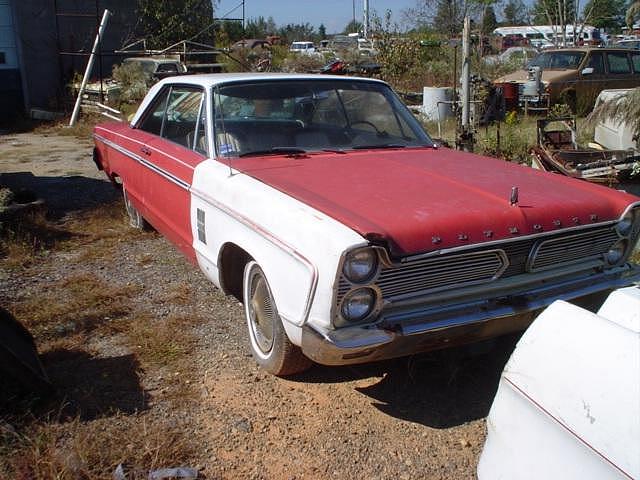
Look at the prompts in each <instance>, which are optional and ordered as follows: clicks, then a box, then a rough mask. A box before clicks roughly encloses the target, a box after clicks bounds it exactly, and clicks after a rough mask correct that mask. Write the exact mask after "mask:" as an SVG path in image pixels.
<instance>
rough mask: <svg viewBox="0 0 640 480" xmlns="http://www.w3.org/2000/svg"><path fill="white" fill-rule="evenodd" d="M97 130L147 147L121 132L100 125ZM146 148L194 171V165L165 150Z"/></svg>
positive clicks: (149, 146)
mask: <svg viewBox="0 0 640 480" xmlns="http://www.w3.org/2000/svg"><path fill="white" fill-rule="evenodd" d="M96 129H100V130H104V131H105V132H109V133H110V134H111V135H116V136H118V137H120V138H124V139H125V140H129V141H130V142H133V143H137V144H138V145H145V143H144V142H141V141H140V140H136V139H135V138H131V137H127V136H126V135H123V134H121V133H119V132H114V131H113V130H108V129H106V128H104V127H101V126H99V125H98V126H96ZM95 136H96V134H95V133H94V137H95ZM158 138H160V137H158ZM165 140H166V139H165ZM167 141H168V142H171V140H167ZM172 143H175V142H172ZM175 145H181V144H179V143H175ZM146 146H147V147H148V148H150V149H151V150H154V151H156V152H158V153H161V154H162V155H165V156H166V157H168V158H170V159H171V160H173V161H175V162H177V163H179V164H181V165H182V166H184V167H187V168H189V169H191V170H193V169H194V167H193V165H190V164H188V163H185V162H183V161H182V160H180V159H179V158H177V157H174V156H173V155H171V154H170V153H167V152H165V151H163V150H160V149H159V148H157V147H154V146H153V145H146ZM181 146H183V147H184V145H181ZM188 150H191V151H193V152H195V150H192V149H188ZM196 153H198V152H196Z"/></svg>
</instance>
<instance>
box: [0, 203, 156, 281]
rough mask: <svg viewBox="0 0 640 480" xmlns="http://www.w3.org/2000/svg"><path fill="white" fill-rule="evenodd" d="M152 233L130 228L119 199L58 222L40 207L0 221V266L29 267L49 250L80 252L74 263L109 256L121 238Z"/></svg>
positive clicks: (121, 240) (15, 268) (11, 267)
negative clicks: (11, 218) (51, 218)
mask: <svg viewBox="0 0 640 480" xmlns="http://www.w3.org/2000/svg"><path fill="white" fill-rule="evenodd" d="M141 235H148V236H151V235H154V234H153V233H150V232H140V231H138V230H135V229H132V228H131V227H130V226H129V224H128V222H127V220H126V214H125V213H124V205H123V204H122V200H120V199H119V200H117V201H114V202H111V203H108V204H105V205H101V206H100V207H97V208H94V209H91V210H87V211H84V212H80V213H75V214H74V215H73V216H71V217H68V218H66V219H64V220H63V221H61V222H53V221H51V220H49V219H47V217H46V215H45V213H44V211H43V210H39V211H35V212H29V213H27V214H24V215H21V216H20V217H18V218H16V219H15V220H11V221H6V222H3V223H0V265H2V266H3V267H4V268H6V269H8V270H10V271H13V270H18V269H25V268H28V267H30V266H32V265H33V264H34V263H35V262H36V261H38V260H39V259H41V258H42V257H43V256H46V255H48V254H49V253H50V252H51V251H53V250H58V251H67V252H80V253H78V257H77V259H76V260H77V261H78V262H90V261H95V260H98V259H104V258H107V257H109V256H110V255H111V254H112V253H113V250H114V248H115V247H116V246H117V245H118V244H119V243H120V242H123V241H128V240H131V239H133V238H137V237H139V236H141Z"/></svg>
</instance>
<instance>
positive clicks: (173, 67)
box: [122, 57, 187, 80]
mask: <svg viewBox="0 0 640 480" xmlns="http://www.w3.org/2000/svg"><path fill="white" fill-rule="evenodd" d="M122 64H123V65H139V66H140V68H142V70H143V71H144V72H145V73H146V74H147V75H149V77H151V78H152V79H154V80H162V79H163V78H167V77H174V76H176V75H186V73H187V67H186V66H185V65H184V64H183V63H182V62H181V61H180V60H179V59H175V58H161V57H130V58H125V59H124V60H123V61H122Z"/></svg>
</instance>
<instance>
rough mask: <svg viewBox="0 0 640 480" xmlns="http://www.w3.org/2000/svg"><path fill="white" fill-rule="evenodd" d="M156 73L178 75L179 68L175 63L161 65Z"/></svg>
mask: <svg viewBox="0 0 640 480" xmlns="http://www.w3.org/2000/svg"><path fill="white" fill-rule="evenodd" d="M156 72H159V73H160V72H172V73H178V67H177V66H176V64H175V63H161V64H160V65H158V68H157V69H156Z"/></svg>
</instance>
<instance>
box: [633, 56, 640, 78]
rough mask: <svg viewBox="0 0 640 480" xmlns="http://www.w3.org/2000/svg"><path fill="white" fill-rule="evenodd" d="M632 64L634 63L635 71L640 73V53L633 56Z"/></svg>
mask: <svg viewBox="0 0 640 480" xmlns="http://www.w3.org/2000/svg"><path fill="white" fill-rule="evenodd" d="M631 63H633V71H634V72H636V73H640V52H637V53H632V54H631Z"/></svg>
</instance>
